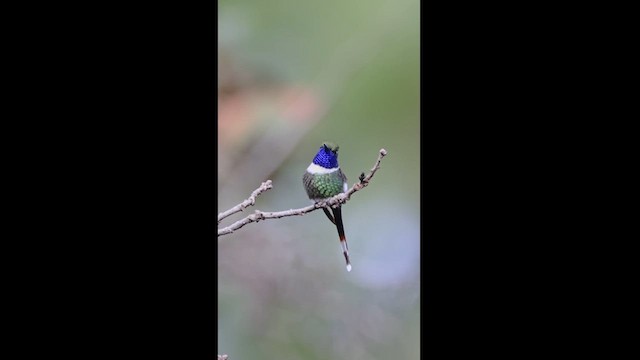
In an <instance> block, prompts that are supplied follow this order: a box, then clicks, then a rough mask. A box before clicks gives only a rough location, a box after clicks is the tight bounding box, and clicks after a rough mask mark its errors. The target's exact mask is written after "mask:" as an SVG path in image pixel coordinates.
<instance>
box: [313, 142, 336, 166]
mask: <svg viewBox="0 0 640 360" xmlns="http://www.w3.org/2000/svg"><path fill="white" fill-rule="evenodd" d="M313 163H314V164H316V165H318V166H322V167H323V168H325V169H334V168H337V167H338V146H337V145H335V144H332V143H324V144H322V146H320V150H318V153H317V154H316V157H314V158H313Z"/></svg>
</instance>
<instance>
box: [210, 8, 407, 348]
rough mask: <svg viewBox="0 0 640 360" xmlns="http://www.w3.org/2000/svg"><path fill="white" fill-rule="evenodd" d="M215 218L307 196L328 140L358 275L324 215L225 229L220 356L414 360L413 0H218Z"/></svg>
mask: <svg viewBox="0 0 640 360" xmlns="http://www.w3.org/2000/svg"><path fill="white" fill-rule="evenodd" d="M218 4H219V5H218V34H219V35H218V36H219V40H218V64H219V65H218V81H219V83H218V111H219V113H218V136H219V138H218V178H219V182H218V195H219V203H218V212H221V211H224V210H226V209H228V208H230V207H232V206H234V205H236V204H238V203H239V202H241V201H242V200H244V199H246V198H247V197H248V196H249V194H250V193H251V192H252V191H253V190H254V189H256V188H257V187H258V186H259V185H260V184H261V183H262V182H263V181H266V180H267V179H271V180H272V181H273V189H271V190H269V191H267V192H265V193H263V194H262V195H261V196H259V197H258V201H257V203H256V205H255V206H254V207H250V208H249V209H248V210H247V211H244V212H242V213H239V214H236V215H234V216H231V217H230V218H227V219H225V220H224V221H223V222H222V223H221V224H220V225H219V226H220V227H224V226H226V225H229V224H231V223H233V222H234V221H236V220H238V219H240V218H241V217H243V216H246V215H247V214H249V213H251V211H253V210H255V209H260V210H263V211H280V210H288V209H291V208H299V207H303V206H306V205H308V204H310V200H308V199H307V196H306V193H305V191H304V188H303V186H302V174H303V173H304V171H305V169H306V167H307V166H308V165H309V163H310V161H311V160H312V158H313V156H314V155H315V153H316V151H317V149H318V148H319V146H320V144H321V143H322V142H323V141H332V142H335V143H337V144H339V145H340V153H339V161H340V166H341V167H342V169H343V171H344V172H345V174H346V175H347V177H348V178H349V185H350V186H351V185H352V184H353V183H354V182H356V181H358V176H359V174H360V173H361V172H363V171H369V170H370V169H371V167H372V166H373V165H374V162H375V160H376V158H377V154H378V151H379V150H380V149H381V148H385V149H386V150H387V151H388V156H386V157H385V158H384V159H383V162H382V167H381V169H380V170H379V171H378V172H377V173H376V175H375V177H374V178H373V179H372V181H371V183H370V185H369V186H368V187H367V188H365V189H363V190H362V191H360V192H358V193H356V194H355V195H354V196H353V197H352V199H351V201H349V202H348V203H347V204H346V205H345V206H344V207H343V218H344V224H345V231H346V235H347V239H348V240H349V250H350V254H351V260H352V264H353V271H351V272H350V273H348V272H347V271H346V269H345V266H344V258H343V256H342V253H341V250H340V245H339V241H338V235H337V231H336V229H335V226H334V225H333V224H331V223H330V222H329V221H328V220H327V219H326V217H325V215H324V214H323V213H322V211H315V212H312V213H310V214H307V215H305V216H296V217H287V218H283V219H278V220H268V221H264V222H260V223H257V224H256V223H253V224H249V225H247V226H245V227H244V228H242V229H240V230H238V231H236V232H235V233H233V234H230V235H226V236H223V237H220V238H218V353H219V354H228V355H229V358H230V359H231V360H240V359H244V360H257V359H389V358H401V359H417V358H419V354H420V343H419V341H420V327H419V325H420V322H419V315H420V293H419V291H420V274H419V266H420V255H419V249H420V237H419V234H420V221H419V218H420V203H419V195H420V187H419V156H420V154H419V140H420V139H419V129H420V123H419V115H420V102H419V77H420V68H419V65H420V46H419V27H420V23H419V21H420V19H419V5H420V4H419V1H417V0H400V1H380V0H373V1H367V2H362V1H354V0H350V1H344V0H341V1H337V0H329V1H313V2H311V1H305V2H292V1H284V0H272V1H258V0H240V1H237V0H236V1H231V0H220V1H219V2H218Z"/></svg>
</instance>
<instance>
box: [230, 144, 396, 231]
mask: <svg viewBox="0 0 640 360" xmlns="http://www.w3.org/2000/svg"><path fill="white" fill-rule="evenodd" d="M385 155H387V151H386V150H385V149H380V152H379V154H378V160H377V161H376V163H375V165H374V166H373V168H372V169H371V172H370V173H369V175H367V176H365V177H364V178H363V179H362V180H361V181H360V182H357V183H355V184H353V186H352V187H351V188H350V189H349V190H348V191H347V192H346V193H340V194H338V195H336V196H334V197H332V198H329V199H327V200H324V201H319V202H317V203H315V204H313V205H309V206H306V207H303V208H299V209H290V210H285V211H278V212H264V211H260V210H256V211H255V212H254V213H253V214H251V215H249V216H247V217H245V218H244V219H241V220H238V221H236V222H235V223H233V224H231V225H229V226H227V227H225V228H222V229H218V237H220V236H222V235H227V234H231V233H232V232H234V231H236V230H238V229H240V228H241V227H243V226H245V225H247V224H250V223H252V222H259V221H260V220H268V219H280V218H283V217H286V216H301V215H304V214H306V213H310V212H312V211H315V210H317V209H320V208H323V207H332V206H333V207H335V206H338V205H341V204H344V203H346V202H347V201H349V199H351V195H353V194H354V193H355V192H357V191H359V190H361V189H363V188H364V187H366V186H367V185H369V181H370V180H371V178H372V177H373V175H374V174H375V173H376V171H377V170H378V169H380V161H381V160H382V158H383V157H385ZM267 183H268V184H269V189H270V188H271V180H267V181H266V182H265V183H263V184H262V185H265V184H267ZM261 188H262V186H261ZM261 188H258V189H256V191H254V192H253V193H252V194H251V196H252V197H253V201H254V202H253V203H251V205H253V204H254V203H255V196H254V194H255V195H256V196H257V195H258V194H259V193H261V192H262V191H264V190H262V191H259V190H260V189H261ZM265 190H266V189H265ZM258 191H259V192H258ZM256 192H257V193H256ZM250 199H252V198H251V197H250V198H249V199H247V200H245V201H244V202H243V203H241V204H239V205H236V206H235V207H234V208H232V209H230V210H227V211H225V212H224V213H223V214H226V213H229V215H231V214H233V213H234V212H238V211H240V210H238V211H234V212H230V211H231V210H233V209H235V208H237V207H238V206H240V205H242V204H244V203H246V202H247V201H249V200H250ZM247 206H248V205H247ZM245 207H246V206H245ZM227 216H228V215H227ZM223 218H224V217H223ZM220 220H221V218H220V215H219V216H218V223H219V222H220Z"/></svg>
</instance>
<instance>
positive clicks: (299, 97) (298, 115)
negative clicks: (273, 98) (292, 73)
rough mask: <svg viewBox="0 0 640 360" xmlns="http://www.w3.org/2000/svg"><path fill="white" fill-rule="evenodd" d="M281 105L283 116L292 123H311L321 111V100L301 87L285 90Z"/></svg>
mask: <svg viewBox="0 0 640 360" xmlns="http://www.w3.org/2000/svg"><path fill="white" fill-rule="evenodd" d="M279 104H280V106H281V108H282V112H281V116H282V117H283V118H284V119H285V120H288V121H291V122H306V121H310V120H311V119H312V118H313V116H314V115H315V114H316V113H317V112H318V111H319V109H320V99H319V97H318V96H317V95H316V94H315V92H314V91H313V90H311V89H309V88H304V87H301V86H295V87H289V88H287V89H285V90H284V91H283V93H282V95H281V98H280V101H279Z"/></svg>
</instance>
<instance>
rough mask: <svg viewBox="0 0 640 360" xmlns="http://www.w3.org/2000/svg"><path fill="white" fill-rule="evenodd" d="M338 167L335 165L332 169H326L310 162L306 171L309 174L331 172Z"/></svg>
mask: <svg viewBox="0 0 640 360" xmlns="http://www.w3.org/2000/svg"><path fill="white" fill-rule="evenodd" d="M338 169H340V168H339V167H335V168H333V169H327V168H323V167H322V166H320V165H316V164H314V163H311V165H309V167H308V168H307V172H308V173H309V174H331V173H332V172H336V171H338Z"/></svg>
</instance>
